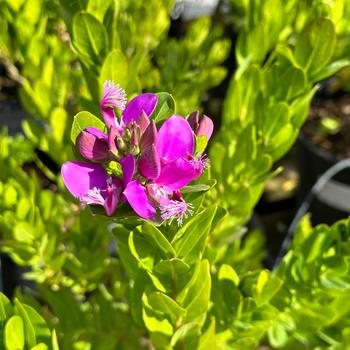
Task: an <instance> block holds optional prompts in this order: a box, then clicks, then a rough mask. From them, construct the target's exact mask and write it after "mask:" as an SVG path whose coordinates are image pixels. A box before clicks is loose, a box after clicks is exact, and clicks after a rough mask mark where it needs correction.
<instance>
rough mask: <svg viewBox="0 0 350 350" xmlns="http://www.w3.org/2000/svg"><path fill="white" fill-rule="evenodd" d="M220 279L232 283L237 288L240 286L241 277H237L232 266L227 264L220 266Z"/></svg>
mask: <svg viewBox="0 0 350 350" xmlns="http://www.w3.org/2000/svg"><path fill="white" fill-rule="evenodd" d="M218 279H219V280H225V279H226V280H229V281H232V282H233V284H234V285H235V286H236V287H238V285H239V276H238V275H237V272H236V271H235V270H234V268H233V267H232V266H230V265H227V264H223V265H221V266H220V269H219V274H218Z"/></svg>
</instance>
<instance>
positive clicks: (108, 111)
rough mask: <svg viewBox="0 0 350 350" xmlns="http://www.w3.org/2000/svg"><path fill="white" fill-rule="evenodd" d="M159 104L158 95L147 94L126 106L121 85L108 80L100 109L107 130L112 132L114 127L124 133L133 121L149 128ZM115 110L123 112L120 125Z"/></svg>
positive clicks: (134, 99)
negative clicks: (150, 118) (150, 117)
mask: <svg viewBox="0 0 350 350" xmlns="http://www.w3.org/2000/svg"><path fill="white" fill-rule="evenodd" d="M157 102H158V96H157V95H155V94H151V93H145V94H141V95H139V96H136V97H134V98H133V99H132V100H131V101H129V103H127V104H126V93H125V91H124V90H123V89H122V88H121V87H120V86H119V84H116V85H114V83H113V81H110V80H108V81H106V82H105V83H104V91H103V95H102V99H101V101H100V109H101V114H102V116H103V119H104V121H105V123H106V126H107V129H108V130H110V129H111V128H112V127H113V128H115V129H116V130H118V132H119V133H122V132H123V127H125V126H128V125H130V124H131V122H132V121H134V122H135V123H137V124H140V125H141V126H143V127H147V125H148V124H149V118H148V117H149V116H150V115H151V114H152V112H153V111H154V109H155V108H156V105H157ZM114 108H116V109H118V110H119V111H121V112H123V113H122V116H121V122H120V123H118V120H117V117H116V114H115V111H114ZM145 124H146V125H145Z"/></svg>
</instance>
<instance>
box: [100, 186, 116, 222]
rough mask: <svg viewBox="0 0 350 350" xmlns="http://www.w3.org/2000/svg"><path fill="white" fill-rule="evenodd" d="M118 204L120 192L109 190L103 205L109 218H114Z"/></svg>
mask: <svg viewBox="0 0 350 350" xmlns="http://www.w3.org/2000/svg"><path fill="white" fill-rule="evenodd" d="M118 202H119V198H118V192H117V191H115V190H109V191H108V194H107V197H106V199H105V202H104V205H103V206H104V208H105V210H106V214H107V215H108V216H112V215H113V214H114V212H115V209H116V208H117V205H118Z"/></svg>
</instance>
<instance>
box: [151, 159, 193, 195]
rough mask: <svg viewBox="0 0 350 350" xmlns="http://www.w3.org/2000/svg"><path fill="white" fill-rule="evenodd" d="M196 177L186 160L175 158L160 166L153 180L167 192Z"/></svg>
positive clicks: (191, 166) (184, 184)
mask: <svg viewBox="0 0 350 350" xmlns="http://www.w3.org/2000/svg"><path fill="white" fill-rule="evenodd" d="M196 177H197V173H196V170H195V168H194V166H193V164H191V163H190V162H189V161H188V160H186V159H181V158H179V159H177V160H174V161H172V162H170V163H168V164H166V165H165V166H163V167H162V170H161V172H160V175H159V177H158V179H156V180H155V182H156V183H157V184H158V185H162V186H163V187H164V189H165V190H166V191H167V193H172V192H173V191H176V190H179V189H181V188H182V187H183V186H186V185H187V184H188V183H189V182H191V181H192V180H194V179H195V178H196Z"/></svg>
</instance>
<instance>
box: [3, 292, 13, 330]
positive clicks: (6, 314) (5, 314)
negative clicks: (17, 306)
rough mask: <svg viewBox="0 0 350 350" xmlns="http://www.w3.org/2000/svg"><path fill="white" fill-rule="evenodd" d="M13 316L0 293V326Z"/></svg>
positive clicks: (6, 301) (9, 304)
mask: <svg viewBox="0 0 350 350" xmlns="http://www.w3.org/2000/svg"><path fill="white" fill-rule="evenodd" d="M12 314H13V307H12V305H11V302H10V300H9V299H7V297H6V296H5V295H4V294H2V293H0V324H1V323H3V322H4V321H6V320H7V319H9V318H10V316H11V315H12Z"/></svg>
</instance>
